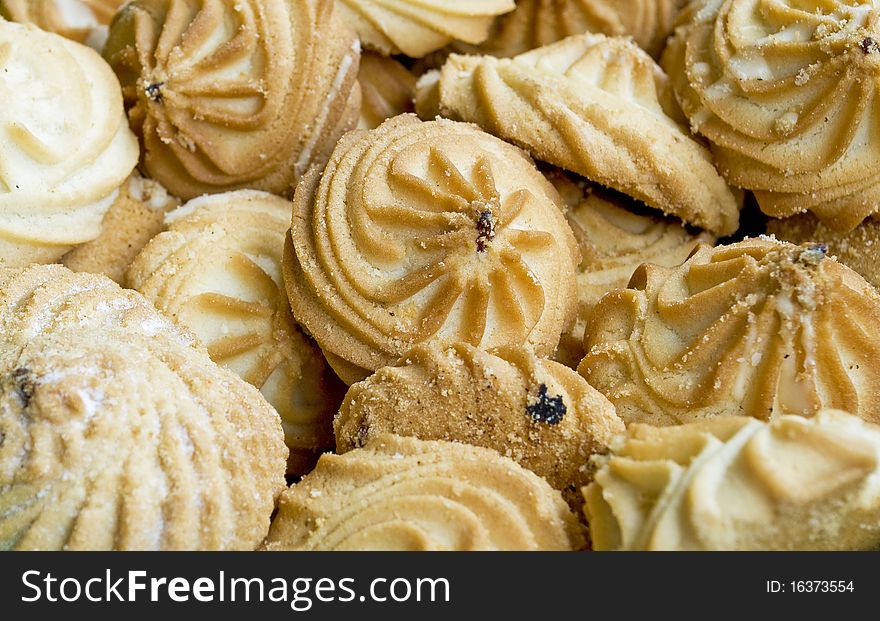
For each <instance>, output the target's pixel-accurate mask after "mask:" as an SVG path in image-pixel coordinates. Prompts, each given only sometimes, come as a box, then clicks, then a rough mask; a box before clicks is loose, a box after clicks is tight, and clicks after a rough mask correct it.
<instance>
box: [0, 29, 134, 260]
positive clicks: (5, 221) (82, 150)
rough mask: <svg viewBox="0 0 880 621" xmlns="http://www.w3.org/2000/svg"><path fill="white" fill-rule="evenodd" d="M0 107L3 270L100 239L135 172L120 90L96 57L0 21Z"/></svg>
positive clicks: (55, 256)
mask: <svg viewBox="0 0 880 621" xmlns="http://www.w3.org/2000/svg"><path fill="white" fill-rule="evenodd" d="M0 102H2V105H0V127H3V128H4V130H3V131H2V132H0V267H24V266H26V265H29V264H31V263H51V262H53V261H56V260H57V259H59V258H60V257H61V256H62V255H63V254H64V253H66V252H67V251H69V250H70V249H71V248H73V247H74V246H77V245H79V244H82V243H85V242H88V241H90V240H92V239H95V238H96V237H97V236H98V235H99V234H100V233H101V221H102V219H103V217H104V214H105V213H106V212H107V210H108V209H109V208H110V205H111V204H112V203H113V201H114V200H115V198H116V193H117V190H118V188H119V186H120V185H122V183H123V182H124V181H125V180H126V178H127V177H128V175H129V174H130V173H131V171H132V169H133V168H134V166H135V164H136V163H137V158H138V144H137V139H136V138H135V136H134V134H132V133H131V131H130V130H129V129H128V123H127V122H126V119H125V112H124V110H123V107H122V96H121V94H120V91H119V81H118V80H117V79H116V76H114V75H113V72H112V71H111V70H110V68H109V67H108V66H107V64H106V63H105V62H104V61H103V60H102V59H101V57H100V56H99V55H98V54H97V53H96V52H95V51H94V50H91V49H89V48H88V47H86V46H84V45H80V44H79V43H76V42H74V41H71V40H69V39H65V38H63V37H61V36H59V35H56V34H52V33H48V32H44V31H42V30H39V29H38V28H37V27H36V26H33V25H29V24H28V25H22V24H15V23H12V22H7V21H5V20H0ZM61 102H63V105H59V104H60V103H61Z"/></svg>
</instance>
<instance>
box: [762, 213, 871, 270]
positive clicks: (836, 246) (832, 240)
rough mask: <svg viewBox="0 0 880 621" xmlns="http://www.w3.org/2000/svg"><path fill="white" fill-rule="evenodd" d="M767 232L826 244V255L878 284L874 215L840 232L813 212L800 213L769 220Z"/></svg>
mask: <svg viewBox="0 0 880 621" xmlns="http://www.w3.org/2000/svg"><path fill="white" fill-rule="evenodd" d="M767 233H769V234H770V235H775V236H776V237H778V238H779V239H781V240H784V241H787V242H791V243H793V244H803V243H807V242H817V243H822V244H825V245H826V246H828V254H829V255H831V256H833V257H834V258H835V259H837V260H838V261H840V262H841V263H843V264H844V265H846V266H847V267H850V268H852V269H853V270H855V271H856V272H858V273H859V274H860V275H861V276H862V277H863V278H864V279H865V280H867V281H868V282H869V283H871V284H872V285H874V286H875V287H880V221H878V220H877V219H875V218H873V217H872V218H867V219H866V220H865V221H864V222H862V223H861V224H860V225H858V226H857V227H856V228H854V229H853V230H851V231H846V232H840V231H835V230H834V229H831V228H829V227H828V226H827V225H825V224H824V223H823V222H822V221H821V220H819V219H818V218H817V217H816V216H814V215H812V214H801V215H799V216H792V217H791V218H786V219H785V220H776V219H773V220H770V221H769V222H768V223H767Z"/></svg>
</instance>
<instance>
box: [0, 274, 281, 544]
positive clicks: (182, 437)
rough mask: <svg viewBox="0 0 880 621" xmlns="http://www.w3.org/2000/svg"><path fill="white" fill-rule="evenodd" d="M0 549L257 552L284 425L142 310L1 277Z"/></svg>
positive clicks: (89, 293)
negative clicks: (222, 550) (220, 550)
mask: <svg viewBox="0 0 880 621" xmlns="http://www.w3.org/2000/svg"><path fill="white" fill-rule="evenodd" d="M0 437H2V438H3V442H2V443H0V549H10V548H11V549H17V550H61V549H66V550H171V549H175V550H179V549H186V550H205V549H213V550H219V549H242V550H245V549H247V550H251V549H254V548H255V547H256V546H257V545H258V544H259V543H260V542H261V541H262V539H263V537H264V536H265V535H266V533H267V531H268V529H269V518H270V516H271V514H272V511H273V510H274V506H275V504H274V500H275V498H276V496H277V495H278V494H279V492H281V490H283V489H284V485H285V481H284V465H285V459H286V457H287V449H286V447H285V446H284V440H283V434H282V431H281V424H280V423H279V421H278V416H277V415H276V414H275V412H274V411H273V409H272V407H271V406H270V405H269V404H268V403H266V401H265V400H264V399H263V398H262V397H261V396H260V394H259V392H258V391H257V390H256V389H255V388H253V387H252V386H249V385H248V384H246V383H245V382H243V381H241V380H240V379H239V378H238V377H236V376H235V375H234V374H233V373H231V372H229V371H226V370H224V369H221V368H219V367H218V366H217V365H215V364H214V363H213V362H211V360H210V359H209V358H208V355H207V353H206V352H205V350H204V349H203V348H202V347H201V346H200V345H198V343H197V342H196V340H195V338H194V337H193V336H192V335H191V334H190V333H188V332H185V331H183V330H181V329H179V328H177V327H176V326H175V325H173V324H172V323H171V321H169V320H168V319H166V318H164V317H163V316H162V315H161V314H159V313H158V312H157V311H156V309H155V308H153V306H152V305H151V304H149V303H148V302H147V301H146V300H144V298H143V297H142V296H141V295H140V294H138V293H136V292H134V291H129V290H124V289H121V288H120V287H119V286H118V285H116V284H115V283H114V282H113V281H111V280H109V279H108V278H105V277H103V276H97V275H92V274H75V273H73V272H70V271H69V270H67V269H66V268H64V267H61V266H32V267H29V268H25V269H0Z"/></svg>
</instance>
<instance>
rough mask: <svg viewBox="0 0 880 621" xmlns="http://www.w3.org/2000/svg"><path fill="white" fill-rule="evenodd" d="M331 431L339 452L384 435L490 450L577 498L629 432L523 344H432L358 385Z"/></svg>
mask: <svg viewBox="0 0 880 621" xmlns="http://www.w3.org/2000/svg"><path fill="white" fill-rule="evenodd" d="M334 429H335V432H336V446H337V450H338V451H339V452H344V451H348V450H351V449H353V448H357V447H359V446H362V445H363V444H365V443H366V442H368V441H369V440H370V438H372V437H373V436H375V435H377V434H381V433H395V434H398V435H403V436H415V437H418V438H420V439H422V440H449V441H455V442H464V443H466V444H472V445H474V446H484V447H486V448H492V449H495V450H496V451H498V452H499V453H501V454H502V455H505V456H506V457H510V458H511V459H513V460H514V461H516V462H518V463H519V464H520V465H522V466H524V467H526V468H528V469H529V470H532V471H533V472H535V473H536V474H538V475H540V476H542V477H543V478H544V479H546V480H547V482H548V483H550V484H551V485H552V486H553V487H554V488H556V489H559V490H561V491H563V494H564V495H566V494H571V495H578V494H579V492H578V490H579V489H580V487H581V486H582V485H583V484H584V482H586V481H587V479H588V473H587V469H586V468H584V466H585V465H586V463H587V461H588V459H589V458H590V456H591V455H593V454H594V453H599V452H604V451H605V450H606V449H607V445H608V442H610V441H611V438H612V437H613V436H614V435H615V434H617V433H622V432H623V429H624V428H623V423H622V422H621V420H620V419H619V418H618V417H617V415H616V414H615V413H614V406H613V405H611V403H610V402H609V401H608V400H607V399H606V398H605V397H603V396H602V395H601V394H600V393H599V392H597V391H596V390H595V389H594V388H592V387H591V386H590V385H589V384H587V383H586V381H584V379H583V378H582V377H581V376H579V375H578V374H577V373H575V372H574V371H573V370H571V369H569V368H568V367H565V366H563V365H562V364H559V363H558V362H553V361H552V360H547V359H542V358H538V357H537V356H535V354H534V353H532V352H531V351H529V350H528V348H526V347H522V346H520V347H508V348H500V349H495V350H491V351H489V352H485V351H482V350H479V349H477V348H476V347H474V346H472V345H466V344H457V345H448V346H447V345H442V344H439V343H436V342H431V343H427V344H424V345H420V346H418V347H416V348H415V349H413V350H412V351H410V352H408V353H407V354H406V356H404V357H403V358H402V359H401V361H400V362H399V364H398V365H396V366H393V367H383V368H381V369H379V370H378V371H376V373H374V374H373V375H371V376H370V377H368V378H367V379H365V380H363V381H362V382H358V383H357V384H354V385H353V386H352V387H351V388H350V389H349V391H348V394H347V395H346V396H345V401H344V402H343V404H342V407H341V408H340V410H339V415H338V416H337V417H336V420H335V422H334Z"/></svg>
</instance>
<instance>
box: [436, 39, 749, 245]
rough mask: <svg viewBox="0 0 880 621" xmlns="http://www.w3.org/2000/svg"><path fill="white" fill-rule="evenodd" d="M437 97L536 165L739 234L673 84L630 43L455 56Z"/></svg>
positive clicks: (726, 192)
mask: <svg viewBox="0 0 880 621" xmlns="http://www.w3.org/2000/svg"><path fill="white" fill-rule="evenodd" d="M439 89H440V93H439V102H440V105H439V108H440V112H441V113H442V114H443V115H444V116H447V117H449V118H455V119H459V120H462V121H470V122H474V123H477V124H478V125H479V126H480V127H482V128H483V129H485V130H486V131H488V132H490V133H492V134H494V135H496V136H498V137H500V138H504V139H505V140H509V141H511V142H513V143H515V144H517V145H519V146H521V147H522V148H524V149H526V150H528V151H529V152H530V153H531V154H532V155H533V156H534V157H535V158H537V159H540V160H543V161H545V162H548V163H550V164H553V165H555V166H559V167H560V168H564V169H566V170H569V171H571V172H575V173H578V174H580V175H582V176H584V177H587V178H588V179H590V180H592V181H595V182H597V183H600V184H602V185H604V186H606V187H610V188H613V189H615V190H618V191H620V192H623V193H624V194H628V195H629V196H632V197H634V198H636V199H638V200H640V201H642V202H644V203H646V204H647V205H648V206H650V207H653V208H655V209H659V210H660V211H662V212H663V213H666V214H670V215H674V216H676V217H679V218H681V219H682V220H684V221H685V222H687V223H688V224H692V225H694V226H698V227H700V228H702V229H706V230H708V231H711V232H713V233H715V234H718V235H728V234H731V233H733V232H734V231H736V229H737V227H738V224H739V206H738V204H737V201H736V199H735V197H734V195H733V194H732V193H731V191H730V189H729V188H728V187H727V185H726V183H725V182H724V180H723V179H722V178H721V176H720V175H719V174H718V172H717V171H716V170H715V166H714V164H713V163H712V158H711V156H710V154H709V151H708V150H707V149H706V148H704V147H703V146H702V145H701V144H700V143H698V142H697V141H696V140H694V139H692V138H691V137H690V135H689V134H688V133H687V130H686V129H685V128H684V127H682V126H681V125H680V124H679V123H678V121H679V118H680V114H681V113H680V111H678V108H677V106H676V104H675V102H674V101H673V97H672V93H671V90H670V88H669V80H668V78H667V77H666V75H665V74H664V73H663V71H662V70H661V69H660V68H659V67H658V66H657V64H656V63H655V62H654V60H653V59H652V58H651V57H650V56H648V55H647V54H646V53H645V52H643V51H642V50H640V49H639V48H638V47H637V46H636V45H635V44H634V43H633V42H632V41H631V40H628V39H623V38H608V37H605V36H603V35H591V34H584V35H578V36H576V37H569V38H568V39H564V40H563V41H560V42H558V43H554V44H552V45H548V46H546V47H542V48H539V49H537V50H533V51H531V52H527V53H525V54H521V55H519V56H516V57H514V58H504V59H499V58H495V57H493V56H460V55H458V54H453V55H451V56H450V57H449V60H448V61H447V62H446V64H445V65H444V66H443V69H442V70H441V75H440V81H439ZM681 120H683V119H681Z"/></svg>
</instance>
